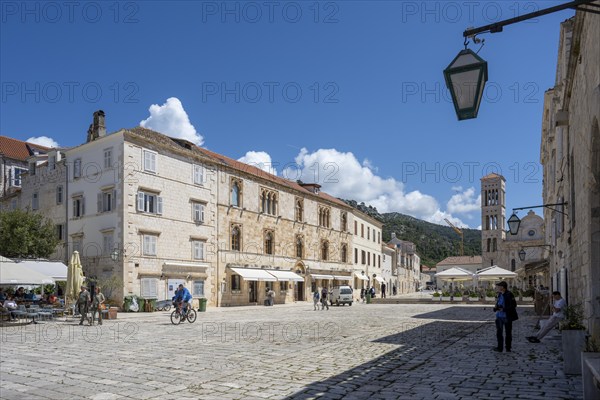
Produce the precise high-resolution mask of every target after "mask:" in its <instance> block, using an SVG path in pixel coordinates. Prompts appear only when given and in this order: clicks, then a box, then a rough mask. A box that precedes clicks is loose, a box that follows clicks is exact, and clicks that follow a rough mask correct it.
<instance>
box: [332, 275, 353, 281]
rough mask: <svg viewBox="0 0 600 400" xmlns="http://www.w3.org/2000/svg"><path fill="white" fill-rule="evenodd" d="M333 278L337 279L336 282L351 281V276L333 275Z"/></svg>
mask: <svg viewBox="0 0 600 400" xmlns="http://www.w3.org/2000/svg"><path fill="white" fill-rule="evenodd" d="M333 278H334V279H337V280H338V281H351V280H352V276H351V275H334V276H333Z"/></svg>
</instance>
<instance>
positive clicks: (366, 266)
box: [351, 209, 385, 293]
mask: <svg viewBox="0 0 600 400" xmlns="http://www.w3.org/2000/svg"><path fill="white" fill-rule="evenodd" d="M352 218H353V220H352V223H351V227H352V230H353V232H354V236H353V238H352V239H353V241H352V248H353V261H354V267H353V268H354V271H355V274H354V287H355V288H356V289H358V290H360V289H362V288H366V287H367V286H369V287H375V290H376V292H377V293H381V285H382V284H385V280H384V278H383V277H382V269H381V255H382V251H381V231H382V228H383V223H381V222H380V221H378V220H376V219H375V218H373V217H370V216H369V215H367V214H365V213H363V212H361V211H359V210H357V209H352Z"/></svg>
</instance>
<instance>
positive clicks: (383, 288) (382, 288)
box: [381, 283, 386, 299]
mask: <svg viewBox="0 0 600 400" xmlns="http://www.w3.org/2000/svg"><path fill="white" fill-rule="evenodd" d="M385 288H386V284H385V283H382V284H381V298H382V299H385Z"/></svg>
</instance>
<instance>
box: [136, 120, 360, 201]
mask: <svg viewBox="0 0 600 400" xmlns="http://www.w3.org/2000/svg"><path fill="white" fill-rule="evenodd" d="M127 131H128V132H130V133H132V134H134V135H137V136H141V137H144V138H147V139H150V140H152V141H153V142H156V143H161V144H166V145H169V146H173V145H177V146H181V147H183V148H186V149H188V150H191V151H192V152H194V153H196V154H200V155H202V156H204V157H206V158H209V159H210V160H211V161H213V162H214V163H216V164H220V165H224V166H227V167H230V168H233V169H236V170H238V171H242V172H245V173H248V174H250V175H253V176H256V177H258V178H262V179H265V180H268V181H270V182H273V183H276V184H279V185H282V186H285V187H287V188H289V189H293V190H295V191H299V192H301V193H305V194H307V195H310V196H313V197H318V198H321V199H323V200H327V201H329V202H332V203H335V204H337V205H339V206H343V207H344V208H347V209H351V208H352V207H350V206H349V205H348V204H346V203H345V202H343V201H342V200H340V199H338V198H336V197H333V196H331V195H329V194H327V193H325V192H319V193H318V194H315V193H313V192H311V191H310V190H308V189H307V188H305V187H303V186H301V185H299V184H298V183H297V182H293V181H290V180H288V179H284V178H281V177H279V176H277V175H273V174H270V173H268V172H266V171H263V170H262V169H260V168H258V167H255V166H253V165H249V164H245V163H243V162H240V161H237V160H234V159H233V158H229V157H227V156H224V155H222V154H218V153H215V152H213V151H210V150H207V149H205V148H202V147H199V146H196V145H194V144H193V143H190V142H188V141H186V140H183V139H177V138H171V137H169V136H166V135H163V134H162V133H160V132H156V131H153V130H151V129H147V128H143V127H141V126H138V127H135V128H131V129H127Z"/></svg>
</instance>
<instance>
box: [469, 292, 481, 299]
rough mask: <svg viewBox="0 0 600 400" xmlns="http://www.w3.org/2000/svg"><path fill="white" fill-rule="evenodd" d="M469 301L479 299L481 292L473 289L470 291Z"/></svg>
mask: <svg viewBox="0 0 600 400" xmlns="http://www.w3.org/2000/svg"><path fill="white" fill-rule="evenodd" d="M469 301H479V293H477V292H476V291H475V290H471V292H470V293H469Z"/></svg>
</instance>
